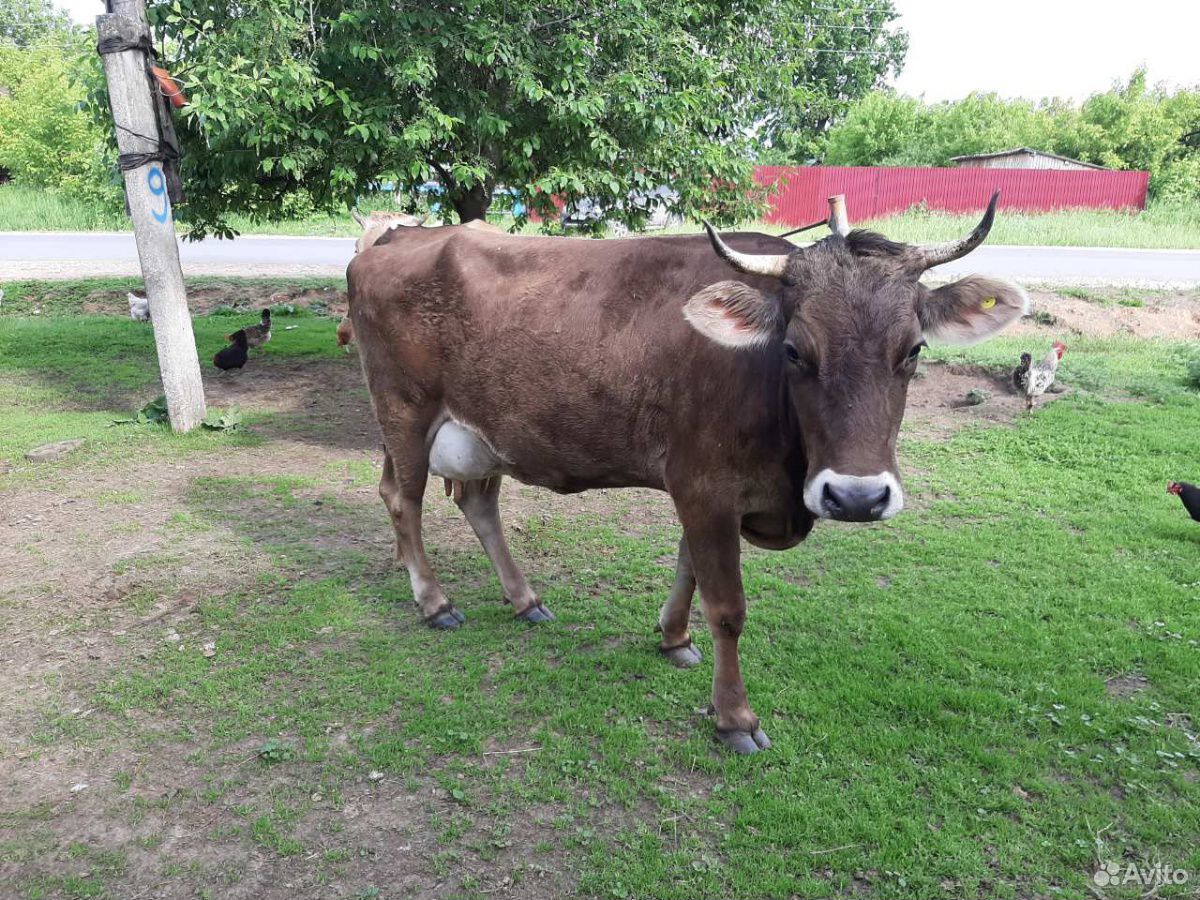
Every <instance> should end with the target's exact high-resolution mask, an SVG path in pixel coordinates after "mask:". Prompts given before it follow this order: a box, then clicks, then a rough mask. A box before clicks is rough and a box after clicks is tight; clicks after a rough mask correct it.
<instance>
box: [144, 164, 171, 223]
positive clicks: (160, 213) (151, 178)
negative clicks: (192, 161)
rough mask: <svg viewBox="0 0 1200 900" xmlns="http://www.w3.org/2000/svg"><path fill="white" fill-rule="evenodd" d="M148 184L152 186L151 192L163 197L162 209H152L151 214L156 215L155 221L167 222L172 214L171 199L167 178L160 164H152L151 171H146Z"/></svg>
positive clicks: (149, 186)
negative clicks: (169, 197)
mask: <svg viewBox="0 0 1200 900" xmlns="http://www.w3.org/2000/svg"><path fill="white" fill-rule="evenodd" d="M146 186H147V187H148V188H150V193H152V194H153V195H154V196H155V197H161V198H162V209H161V210H157V209H152V210H150V215H152V216H154V219H155V221H158V222H166V221H167V218H168V217H169V216H170V215H171V201H170V200H168V199H167V179H166V177H165V176H164V175H163V171H162V169H160V168H159V167H158V166H152V167H151V169H150V171H149V172H147V173H146Z"/></svg>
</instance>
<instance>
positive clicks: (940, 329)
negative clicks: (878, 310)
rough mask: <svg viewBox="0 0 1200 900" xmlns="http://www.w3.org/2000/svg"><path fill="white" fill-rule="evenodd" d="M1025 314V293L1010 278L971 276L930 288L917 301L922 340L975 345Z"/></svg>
mask: <svg viewBox="0 0 1200 900" xmlns="http://www.w3.org/2000/svg"><path fill="white" fill-rule="evenodd" d="M1028 313H1029V295H1028V294H1026V293H1025V291H1024V290H1023V289H1022V288H1021V287H1020V286H1019V285H1015V284H1013V283H1012V282H1011V281H1005V280H1003V279H1000V278H982V277H980V276H978V275H971V276H969V277H967V278H963V279H960V280H959V281H952V282H950V284H944V285H942V286H941V287H940V288H937V289H936V290H932V291H930V292H929V294H928V295H927V296H926V297H925V299H924V301H923V302H922V304H921V309H920V316H921V328H922V329H923V330H924V332H925V337H926V339H928V340H930V341H936V342H938V343H942V344H958V345H962V346H965V345H967V344H977V343H979V342H980V341H983V340H987V339H988V338H990V337H991V336H992V335H994V334H995V333H996V332H998V331H999V330H1000V329H1002V328H1004V327H1005V326H1006V325H1009V324H1011V323H1012V322H1015V321H1016V320H1017V319H1019V318H1021V316H1024V315H1028Z"/></svg>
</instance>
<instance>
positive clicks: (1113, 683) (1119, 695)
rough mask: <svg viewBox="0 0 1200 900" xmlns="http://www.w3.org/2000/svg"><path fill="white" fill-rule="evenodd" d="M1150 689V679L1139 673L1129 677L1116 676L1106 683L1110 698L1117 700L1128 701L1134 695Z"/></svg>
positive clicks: (1105, 686) (1105, 688)
mask: <svg viewBox="0 0 1200 900" xmlns="http://www.w3.org/2000/svg"><path fill="white" fill-rule="evenodd" d="M1149 689H1150V679H1149V678H1147V677H1146V676H1145V675H1142V674H1140V673H1138V672H1132V673H1130V674H1128V675H1114V676H1113V677H1112V678H1110V679H1108V680H1107V681H1106V682H1104V690H1105V692H1106V693H1107V694H1108V696H1110V697H1113V698H1115V699H1117V700H1126V699H1128V698H1129V697H1132V696H1133V695H1134V694H1140V693H1141V692H1142V691H1147V690H1149Z"/></svg>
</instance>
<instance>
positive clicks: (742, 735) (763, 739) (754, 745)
mask: <svg viewBox="0 0 1200 900" xmlns="http://www.w3.org/2000/svg"><path fill="white" fill-rule="evenodd" d="M717 739H718V740H720V742H721V743H722V744H724V745H725V746H726V747H728V748H729V749H730V750H732V751H733V752H734V753H737V754H738V755H739V756H745V755H747V754H750V753H757V752H758V751H759V750H767V749H769V748H770V746H771V739H770V738H768V737H767V734H766V732H765V731H763V730H762V729H761V728H759V729H758V730H757V731H753V732H751V731H721V730H720V729H718V730H717Z"/></svg>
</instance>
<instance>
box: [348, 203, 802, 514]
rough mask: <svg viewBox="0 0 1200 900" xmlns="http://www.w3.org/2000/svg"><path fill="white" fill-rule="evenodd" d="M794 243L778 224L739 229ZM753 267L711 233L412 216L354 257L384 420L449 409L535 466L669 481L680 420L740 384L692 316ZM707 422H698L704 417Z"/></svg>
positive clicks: (743, 358)
mask: <svg viewBox="0 0 1200 900" xmlns="http://www.w3.org/2000/svg"><path fill="white" fill-rule="evenodd" d="M731 243H734V245H735V246H737V247H738V249H742V250H746V251H748V252H760V253H762V252H779V249H780V245H781V244H782V245H784V246H785V248H786V246H790V245H788V244H787V242H785V241H782V240H780V239H777V238H770V237H768V236H765V235H737V236H734V237H732V238H731ZM726 279H737V280H744V281H748V282H751V283H756V284H758V285H759V286H760V287H764V288H766V289H772V287H773V286H772V285H771V284H770V283H769V282H767V281H765V280H760V279H756V278H753V277H747V276H743V275H738V274H737V273H735V272H733V271H732V270H731V269H729V268H728V267H727V266H726V265H725V264H724V263H722V262H721V261H720V260H719V259H718V258H717V257H716V256H715V254H713V252H712V249H711V246H710V244H709V242H708V240H707V238H706V237H704V236H702V235H696V236H678V237H651V238H629V239H621V240H603V241H601V240H589V239H578V238H544V237H522V236H513V235H503V234H492V233H487V232H478V231H472V230H468V229H463V228H453V227H451V228H437V229H411V230H405V231H402V232H399V233H394V234H393V235H392V236H390V240H389V241H388V242H387V243H384V244H382V245H379V246H376V247H372V248H370V249H368V250H366V251H364V252H363V253H362V254H360V255H359V256H358V257H356V258H355V260H354V261H353V262H352V263H351V266H350V270H349V272H348V280H349V282H350V294H351V298H350V305H351V316H352V318H353V320H354V327H355V332H356V334H357V335H358V336H359V341H360V344H361V346H362V352H363V354H364V366H365V368H366V370H367V375H368V380H369V382H370V384H371V390H372V394H373V396H374V398H375V402H376V406H377V409H379V410H380V415H381V421H383V419H384V418H385V417H386V416H387V415H389V414H392V412H393V411H389V408H390V407H393V406H397V407H399V406H403V407H404V408H405V409H409V408H410V407H412V405H413V404H417V405H422V404H423V405H424V406H425V407H426V408H428V409H434V408H436V409H437V410H438V414H439V415H441V414H444V415H446V416H449V417H452V418H454V419H456V420H458V421H460V422H463V423H465V424H467V425H469V426H471V427H473V428H475V429H477V430H478V431H479V432H480V433H481V434H483V435H484V436H485V437H486V438H487V440H488V441H489V443H491V444H492V446H493V447H494V448H495V449H496V451H497V452H498V453H499V454H500V456H501V457H502V458H504V459H505V460H506V461H507V462H508V463H509V464H510V466H511V471H512V472H513V474H515V475H517V477H519V478H521V479H522V480H524V481H528V482H532V483H537V484H543V485H546V486H549V487H553V488H558V489H560V490H572V489H578V488H583V487H594V486H602V485H627V484H642V485H648V486H662V485H661V480H662V462H663V459H664V457H665V455H666V454H667V452H668V449H669V445H670V444H671V442H672V440H674V439H676V438H677V435H678V432H679V429H680V427H681V419H686V418H689V417H694V416H696V415H700V414H701V410H700V407H702V406H704V405H705V401H704V396H705V395H706V394H707V395H713V394H714V392H715V393H716V394H720V393H722V392H724V393H726V394H728V393H729V392H731V391H732V392H735V393H736V392H737V390H738V388H737V385H738V384H739V383H742V382H745V380H746V379H747V378H748V377H752V376H751V372H750V370H751V369H753V367H754V363H755V359H754V354H749V355H738V354H730V353H729V352H728V351H726V350H724V349H723V348H720V347H715V346H713V345H712V344H711V343H710V342H708V341H705V340H704V339H703V338H701V337H700V336H699V335H697V334H696V333H695V332H694V331H693V330H692V329H691V327H690V326H689V325H688V324H687V323H686V321H685V320H684V318H683V315H682V306H683V303H684V302H685V301H686V300H687V298H688V297H690V296H691V295H692V294H694V293H695V292H696V291H697V290H699V289H700V288H702V287H704V286H706V285H708V284H712V283H714V282H716V281H721V280H726ZM700 424H701V423H699V422H693V423H692V426H691V427H693V428H695V427H697V426H699V425H700Z"/></svg>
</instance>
